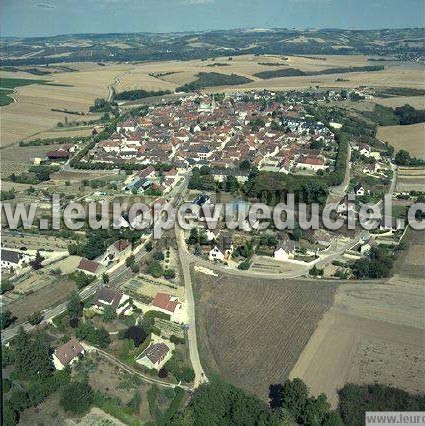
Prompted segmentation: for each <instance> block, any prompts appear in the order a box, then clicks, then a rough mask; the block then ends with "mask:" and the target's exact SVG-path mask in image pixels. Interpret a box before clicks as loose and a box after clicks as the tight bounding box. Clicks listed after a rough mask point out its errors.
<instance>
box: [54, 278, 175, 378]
mask: <svg viewBox="0 0 425 426" xmlns="http://www.w3.org/2000/svg"><path fill="white" fill-rule="evenodd" d="M106 306H112V307H113V308H114V309H115V312H116V314H117V315H121V316H123V315H130V314H131V313H132V312H133V305H132V302H131V300H130V297H129V296H128V295H126V294H124V293H122V292H121V291H119V290H115V289H112V288H109V287H105V286H100V287H98V288H97V290H96V292H95V294H94V297H93V300H92V308H91V309H94V310H95V311H97V312H99V313H101V312H103V310H104V309H105V307H106ZM151 308H152V309H154V310H156V311H161V312H164V313H166V314H168V315H170V320H171V321H174V322H180V319H181V313H182V308H183V304H182V302H181V301H180V300H179V298H178V297H176V296H173V295H170V294H167V293H157V294H156V296H155V298H154V299H153V301H152V305H151ZM173 348H174V345H173V343H171V342H168V341H165V340H164V339H161V338H159V337H155V338H153V340H152V342H151V344H150V345H149V346H148V347H147V348H146V349H145V350H144V351H143V352H142V353H141V354H140V355H139V356H138V357H137V359H136V362H137V363H139V364H140V365H143V366H145V367H147V368H149V369H156V370H160V369H161V368H162V366H163V365H164V364H165V363H166V362H167V361H168V359H170V358H171V356H172V350H173ZM84 354H85V348H84V345H83V344H82V343H80V342H79V341H78V340H77V339H76V338H74V337H73V338H71V339H70V340H69V341H68V342H67V343H65V344H64V345H62V346H59V347H58V348H57V349H56V350H55V352H54V354H53V362H54V365H55V367H56V369H58V370H62V369H64V368H65V367H66V366H67V365H72V364H73V363H74V362H76V361H77V360H78V359H79V358H81V357H83V356H84Z"/></svg>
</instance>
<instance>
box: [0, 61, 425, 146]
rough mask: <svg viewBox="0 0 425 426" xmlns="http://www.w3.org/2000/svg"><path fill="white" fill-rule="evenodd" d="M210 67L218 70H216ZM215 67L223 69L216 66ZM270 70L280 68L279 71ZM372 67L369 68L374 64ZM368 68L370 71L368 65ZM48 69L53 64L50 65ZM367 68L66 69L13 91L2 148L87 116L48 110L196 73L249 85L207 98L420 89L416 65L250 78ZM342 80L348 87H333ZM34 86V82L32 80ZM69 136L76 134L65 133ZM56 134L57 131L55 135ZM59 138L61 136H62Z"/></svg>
mask: <svg viewBox="0 0 425 426" xmlns="http://www.w3.org/2000/svg"><path fill="white" fill-rule="evenodd" d="M215 64H219V65H218V66H216V65H215ZM220 64H226V66H224V65H220ZM276 64H280V65H279V67H278V66H276ZM374 64H375V63H374ZM374 64H372V65H374ZM50 65H51V66H54V64H53V65H52V64H50ZM367 65H371V63H370V62H368V60H367V57H366V56H362V55H358V56H354V55H351V56H350V55H345V56H344V55H336V56H317V57H301V56H289V57H287V58H286V57H285V58H283V57H281V56H279V55H259V56H255V55H252V54H251V55H242V56H235V57H233V58H232V60H231V61H230V60H229V58H228V57H218V58H216V59H214V60H213V59H208V60H199V59H196V60H189V61H177V60H174V61H150V62H142V63H122V64H121V63H120V64H118V63H108V64H104V65H103V66H100V65H98V64H97V63H90V62H85V63H78V62H77V63H69V64H67V66H68V67H70V68H71V69H72V70H73V72H69V70H66V69H64V70H63V72H60V68H59V67H58V68H57V71H58V72H54V73H52V74H48V75H43V76H38V78H37V80H40V81H42V82H46V83H47V82H48V84H53V85H51V86H50V85H49V86H47V85H46V84H31V85H27V86H21V87H17V88H16V89H15V92H16V93H14V98H15V100H16V102H15V103H13V104H10V105H7V106H6V107H4V108H3V109H2V118H3V125H2V135H1V136H2V145H3V146H6V145H10V144H15V143H16V142H18V141H20V140H23V139H26V138H28V137H30V136H31V135H35V134H41V135H44V134H45V133H44V132H46V131H52V132H53V131H54V132H57V129H56V124H57V123H58V122H59V121H64V118H65V116H66V115H68V119H76V120H80V118H79V117H81V120H82V119H83V118H84V119H87V118H89V117H94V116H92V115H86V116H71V115H69V114H65V113H62V112H56V111H52V110H51V109H52V108H59V109H68V110H69V111H78V112H85V113H87V111H88V108H89V106H90V105H91V104H92V103H93V101H94V99H95V98H98V97H103V98H108V97H109V95H110V94H111V90H110V89H111V88H112V87H113V88H114V89H115V90H116V91H117V92H122V91H124V90H133V89H144V90H149V91H157V90H170V91H171V92H173V91H174V90H175V89H176V88H177V87H179V86H182V85H185V84H187V83H191V82H192V81H194V80H196V79H197V77H196V75H197V74H198V73H200V72H205V73H211V72H217V73H220V74H226V75H230V74H236V75H237V76H241V77H245V78H249V79H250V80H253V81H252V82H250V83H248V84H244V85H235V86H219V87H218V88H208V89H205V91H207V92H217V91H234V90H247V89H249V90H251V89H263V88H269V89H275V90H288V89H293V88H308V87H310V86H312V85H319V86H322V87H356V86H358V85H360V84H367V85H368V86H370V85H376V86H386V87H387V86H398V87H413V88H421V87H422V83H423V67H421V66H420V65H419V64H412V63H399V62H385V70H383V71H373V72H353V73H342V74H341V73H340V74H329V75H320V76H300V77H280V78H274V79H270V80H262V79H260V78H258V77H256V76H254V74H256V73H259V72H264V71H273V70H276V69H280V68H283V69H285V68H294V69H299V70H301V71H303V72H317V71H322V70H324V69H329V68H343V67H350V66H353V67H355V66H367ZM1 75H2V78H15V79H16V78H20V79H22V78H25V79H28V77H29V76H31V75H30V74H28V73H25V72H10V71H2V72H1ZM341 75H343V76H344V79H347V80H348V81H339V82H337V81H336V80H337V78H339V77H341ZM32 80H34V79H32ZM71 129H72V130H70V133H69V135H71V131H72V132H75V131H77V132H79V131H80V130H75V128H71ZM61 133H62V131H61ZM63 133H67V132H66V131H64V132H63Z"/></svg>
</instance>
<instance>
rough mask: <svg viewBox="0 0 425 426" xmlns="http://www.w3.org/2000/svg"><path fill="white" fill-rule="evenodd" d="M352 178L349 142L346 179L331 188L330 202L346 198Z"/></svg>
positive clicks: (349, 146)
mask: <svg viewBox="0 0 425 426" xmlns="http://www.w3.org/2000/svg"><path fill="white" fill-rule="evenodd" d="M350 178H351V145H350V143H349V144H348V151H347V161H346V166H345V176H344V181H343V182H342V183H341V185H338V186H333V187H330V188H329V196H328V203H329V202H337V201H338V202H339V201H341V200H342V198H344V196H345V194H346V192H347V188H348V185H349V184H350Z"/></svg>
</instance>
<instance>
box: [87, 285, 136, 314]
mask: <svg viewBox="0 0 425 426" xmlns="http://www.w3.org/2000/svg"><path fill="white" fill-rule="evenodd" d="M130 302H131V301H130V297H129V296H127V295H126V294H124V293H121V292H120V291H118V290H114V289H112V288H109V287H105V286H99V287H98V288H97V289H96V292H95V294H94V296H93V300H92V306H93V307H94V308H95V309H96V310H98V311H99V312H103V310H104V309H105V307H106V306H112V307H113V308H114V309H115V312H116V314H117V315H131V314H132V313H133V308H132V305H131V303H130Z"/></svg>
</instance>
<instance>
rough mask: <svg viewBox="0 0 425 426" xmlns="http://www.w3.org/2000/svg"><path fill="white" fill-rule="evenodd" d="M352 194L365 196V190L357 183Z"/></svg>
mask: <svg viewBox="0 0 425 426" xmlns="http://www.w3.org/2000/svg"><path fill="white" fill-rule="evenodd" d="M353 192H354V194H356V195H365V193H366V190H365V189H364V187H363V185H362V184H361V183H358V184H357V185H355V186H354V188H353Z"/></svg>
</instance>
